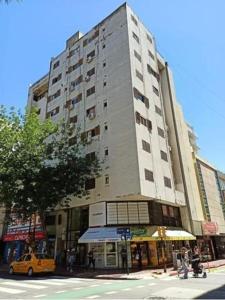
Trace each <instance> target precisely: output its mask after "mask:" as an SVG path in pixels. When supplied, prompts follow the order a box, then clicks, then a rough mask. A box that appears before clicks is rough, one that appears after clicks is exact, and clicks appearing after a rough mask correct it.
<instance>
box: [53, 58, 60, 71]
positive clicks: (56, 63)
mask: <svg viewBox="0 0 225 300" xmlns="http://www.w3.org/2000/svg"><path fill="white" fill-rule="evenodd" d="M58 66H59V60H57V62H55V63H54V65H53V70H55V69H56V68H57V67H58Z"/></svg>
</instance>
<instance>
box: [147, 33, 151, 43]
mask: <svg viewBox="0 0 225 300" xmlns="http://www.w3.org/2000/svg"><path fill="white" fill-rule="evenodd" d="M146 37H147V40H148V41H149V42H150V43H151V44H152V38H151V37H150V35H149V34H148V33H147V34H146Z"/></svg>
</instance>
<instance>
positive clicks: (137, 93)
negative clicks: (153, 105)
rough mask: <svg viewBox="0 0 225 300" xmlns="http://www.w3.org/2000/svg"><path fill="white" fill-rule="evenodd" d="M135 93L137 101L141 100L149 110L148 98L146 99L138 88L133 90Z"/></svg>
mask: <svg viewBox="0 0 225 300" xmlns="http://www.w3.org/2000/svg"><path fill="white" fill-rule="evenodd" d="M133 92H134V97H135V98H136V99H137V100H141V101H142V102H143V103H144V104H145V106H146V107H147V108H149V100H148V98H147V97H145V96H144V95H143V94H142V93H141V92H139V90H138V89H136V88H133Z"/></svg>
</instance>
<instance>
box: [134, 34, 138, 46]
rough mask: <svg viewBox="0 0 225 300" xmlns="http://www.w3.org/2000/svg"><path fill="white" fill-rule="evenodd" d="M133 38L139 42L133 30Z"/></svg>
mask: <svg viewBox="0 0 225 300" xmlns="http://www.w3.org/2000/svg"><path fill="white" fill-rule="evenodd" d="M133 38H134V39H135V41H136V42H137V43H138V44H139V37H138V36H137V35H136V34H135V33H134V32H133Z"/></svg>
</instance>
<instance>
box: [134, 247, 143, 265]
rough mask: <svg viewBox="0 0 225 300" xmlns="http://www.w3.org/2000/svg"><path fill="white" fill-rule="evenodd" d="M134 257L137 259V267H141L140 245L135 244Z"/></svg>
mask: <svg viewBox="0 0 225 300" xmlns="http://www.w3.org/2000/svg"><path fill="white" fill-rule="evenodd" d="M135 259H136V260H137V261H138V269H139V270H141V269H142V251H141V247H140V245H138V246H137V250H136V255H135Z"/></svg>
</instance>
